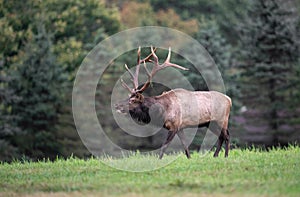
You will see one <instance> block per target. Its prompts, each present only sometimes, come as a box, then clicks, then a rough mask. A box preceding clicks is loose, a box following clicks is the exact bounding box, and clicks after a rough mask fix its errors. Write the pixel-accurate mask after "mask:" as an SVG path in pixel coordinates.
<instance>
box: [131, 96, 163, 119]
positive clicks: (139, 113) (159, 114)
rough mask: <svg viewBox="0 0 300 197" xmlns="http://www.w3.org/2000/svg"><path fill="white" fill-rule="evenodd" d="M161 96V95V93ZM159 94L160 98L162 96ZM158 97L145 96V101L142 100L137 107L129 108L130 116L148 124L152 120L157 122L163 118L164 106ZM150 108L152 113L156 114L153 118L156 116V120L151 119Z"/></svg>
mask: <svg viewBox="0 0 300 197" xmlns="http://www.w3.org/2000/svg"><path fill="white" fill-rule="evenodd" d="M160 96H161V95H160ZM160 96H158V98H159V97H160ZM158 98H156V97H145V98H144V101H143V102H141V103H140V104H139V105H138V106H137V107H135V108H133V109H131V110H129V114H130V116H131V117H132V118H133V119H134V120H136V121H137V122H138V123H144V124H148V123H150V122H151V121H153V122H154V123H155V120H156V119H157V120H162V119H163V111H164V109H163V107H162V105H158V104H160V102H159V100H160V99H158ZM150 108H151V113H152V114H153V115H155V117H154V116H153V117H152V118H155V120H151V116H150Z"/></svg>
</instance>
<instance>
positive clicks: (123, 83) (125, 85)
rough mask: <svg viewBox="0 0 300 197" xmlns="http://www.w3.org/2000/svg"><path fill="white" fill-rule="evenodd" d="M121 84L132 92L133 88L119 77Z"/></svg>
mask: <svg viewBox="0 0 300 197" xmlns="http://www.w3.org/2000/svg"><path fill="white" fill-rule="evenodd" d="M120 80H121V85H122V86H123V87H124V88H125V89H127V90H128V91H129V92H130V93H133V90H132V89H131V88H130V87H129V86H128V85H127V84H126V83H125V82H124V81H123V79H122V78H121V79H120Z"/></svg>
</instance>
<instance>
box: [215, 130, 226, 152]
mask: <svg viewBox="0 0 300 197" xmlns="http://www.w3.org/2000/svg"><path fill="white" fill-rule="evenodd" d="M223 142H224V136H223V132H221V134H220V135H219V138H218V144H217V149H216V151H215V153H214V157H218V156H219V152H220V150H221V147H222V144H223Z"/></svg>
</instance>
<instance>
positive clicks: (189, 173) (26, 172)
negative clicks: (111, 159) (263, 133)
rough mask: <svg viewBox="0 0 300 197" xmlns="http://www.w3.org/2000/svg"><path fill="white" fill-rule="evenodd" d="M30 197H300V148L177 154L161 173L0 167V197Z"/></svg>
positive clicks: (68, 165) (92, 166)
mask: <svg viewBox="0 0 300 197" xmlns="http://www.w3.org/2000/svg"><path fill="white" fill-rule="evenodd" d="M222 156H223V154H222ZM169 157H172V156H169ZM152 160H158V159H157V158H156V157H154V156H148V157H146V156H132V157H130V158H128V159H124V160H120V161H118V162H123V163H124V165H132V164H133V163H139V162H145V161H146V163H147V162H148V161H149V162H150V161H152ZM158 161H159V160H158ZM31 195H33V196H111V195H113V196H119V195H122V196H183V195H184V196H300V148H299V147H293V146H291V147H289V148H287V149H273V150H271V151H269V152H266V151H259V150H257V149H256V150H252V151H250V150H239V149H236V150H232V151H231V152H230V155H229V158H227V159H225V158H223V157H219V158H213V157H212V154H209V155H207V156H205V157H201V156H199V154H197V153H194V154H192V159H190V160H188V159H186V158H185V156H184V155H183V154H182V155H181V156H180V157H179V158H178V159H177V160H175V161H174V162H173V163H171V164H170V165H168V166H166V167H164V168H161V169H158V170H154V171H149V172H139V173H136V172H126V171H120V170H116V169H114V168H111V167H108V166H107V165H104V164H103V163H102V162H100V161H99V160H97V159H89V160H81V159H76V158H70V159H67V160H62V159H58V160H56V161H54V162H50V161H43V162H32V163H31V162H25V163H21V162H14V163H12V164H6V163H2V164H0V196H31Z"/></svg>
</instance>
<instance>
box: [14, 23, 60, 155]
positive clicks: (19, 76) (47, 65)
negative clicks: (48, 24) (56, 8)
mask: <svg viewBox="0 0 300 197" xmlns="http://www.w3.org/2000/svg"><path fill="white" fill-rule="evenodd" d="M51 44H52V43H51V37H50V34H49V33H48V32H46V29H45V27H44V25H43V24H42V23H39V24H38V25H37V34H36V35H35V36H34V39H33V40H32V42H31V43H29V44H28V45H27V50H26V53H25V55H24V60H23V61H22V62H21V63H20V64H18V65H17V66H16V70H15V71H14V73H12V74H13V75H12V76H14V78H13V80H12V81H11V82H10V83H9V85H10V88H11V89H12V90H14V92H15V94H16V95H17V96H18V97H19V98H20V99H19V100H17V101H15V102H13V103H12V106H11V115H17V116H18V117H19V118H18V119H17V120H16V124H17V126H18V127H19V128H20V129H21V134H19V135H17V136H15V137H14V143H15V144H16V145H17V146H18V147H20V152H21V153H22V154H24V155H28V156H29V157H30V158H33V159H36V158H41V157H44V156H45V155H47V156H49V157H52V158H54V157H56V155H57V154H59V151H60V150H59V144H58V143H57V142H56V140H55V135H54V128H55V127H54V126H55V124H56V123H57V120H58V112H59V109H60V107H61V101H62V95H63V93H64V92H63V76H62V70H61V68H60V67H58V64H56V60H55V57H54V56H53V54H52V48H51V47H52V45H51Z"/></svg>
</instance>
